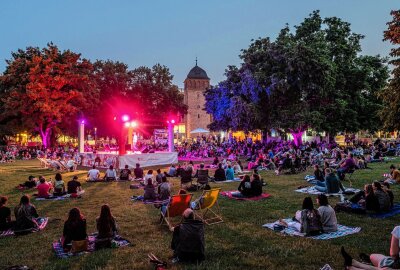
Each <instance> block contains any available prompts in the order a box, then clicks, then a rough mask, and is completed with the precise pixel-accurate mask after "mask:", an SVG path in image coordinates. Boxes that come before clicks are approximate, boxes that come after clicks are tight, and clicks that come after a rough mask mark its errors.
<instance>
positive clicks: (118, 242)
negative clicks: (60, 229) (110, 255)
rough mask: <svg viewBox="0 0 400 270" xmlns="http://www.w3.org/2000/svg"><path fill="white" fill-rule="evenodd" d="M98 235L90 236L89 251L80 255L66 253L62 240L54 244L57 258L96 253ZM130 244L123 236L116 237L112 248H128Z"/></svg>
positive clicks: (77, 254)
mask: <svg viewBox="0 0 400 270" xmlns="http://www.w3.org/2000/svg"><path fill="white" fill-rule="evenodd" d="M96 235H97V233H93V234H91V235H89V236H88V241H89V243H88V250H87V251H84V252H79V253H75V254H74V253H71V252H65V251H64V249H63V247H62V244H61V240H59V241H56V242H54V243H53V249H54V252H55V253H56V257H58V258H69V257H72V256H79V255H82V254H85V253H90V252H93V251H95V248H94V244H95V240H96ZM130 244H131V242H129V241H128V240H126V239H124V238H122V237H121V236H115V237H114V239H113V240H112V241H111V246H112V247H113V248H120V247H126V246H129V245H130Z"/></svg>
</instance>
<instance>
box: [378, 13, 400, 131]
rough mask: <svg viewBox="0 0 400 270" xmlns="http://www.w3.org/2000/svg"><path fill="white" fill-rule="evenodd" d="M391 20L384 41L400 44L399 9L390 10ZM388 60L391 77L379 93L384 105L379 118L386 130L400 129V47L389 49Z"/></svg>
mask: <svg viewBox="0 0 400 270" xmlns="http://www.w3.org/2000/svg"><path fill="white" fill-rule="evenodd" d="M390 14H391V15H392V16H393V19H392V21H390V22H388V23H387V25H388V29H387V30H386V31H385V32H384V39H383V40H385V41H389V42H390V43H392V44H393V45H399V44H400V10H392V11H391V13H390ZM390 56H391V57H392V59H391V61H390V62H389V63H390V64H391V65H393V69H392V72H391V75H392V76H391V78H390V79H389V83H388V85H387V87H386V88H385V89H384V90H382V91H381V92H380V93H379V97H380V98H381V99H382V100H383V103H384V106H383V108H382V110H381V114H380V116H381V119H382V121H383V123H384V128H385V129H386V130H399V129H400V47H395V48H392V49H391V52H390Z"/></svg>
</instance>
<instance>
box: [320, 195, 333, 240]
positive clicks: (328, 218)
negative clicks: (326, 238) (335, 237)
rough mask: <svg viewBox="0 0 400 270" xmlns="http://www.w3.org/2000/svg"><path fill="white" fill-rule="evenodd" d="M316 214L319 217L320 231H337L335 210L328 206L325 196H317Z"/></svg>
mask: <svg viewBox="0 0 400 270" xmlns="http://www.w3.org/2000/svg"><path fill="white" fill-rule="evenodd" d="M317 203H318V205H319V207H318V212H319V214H320V216H321V223H322V230H323V231H324V232H336V231H337V229H338V228H337V219H336V213H335V210H334V209H333V208H332V207H331V206H330V205H329V202H328V197H326V195H325V194H320V195H318V198H317Z"/></svg>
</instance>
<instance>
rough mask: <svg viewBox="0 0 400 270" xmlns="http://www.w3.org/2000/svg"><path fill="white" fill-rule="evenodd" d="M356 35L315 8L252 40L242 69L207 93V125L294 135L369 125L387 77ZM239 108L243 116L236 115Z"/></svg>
mask: <svg viewBox="0 0 400 270" xmlns="http://www.w3.org/2000/svg"><path fill="white" fill-rule="evenodd" d="M362 38H363V36H362V35H359V34H355V33H353V32H352V31H351V28H350V24H349V23H347V22H344V21H342V20H341V19H339V18H336V17H330V18H325V19H323V18H321V17H320V14H319V11H314V12H313V13H312V14H310V16H309V17H308V18H306V19H305V20H304V21H303V22H302V23H301V24H300V25H298V26H295V29H294V31H291V29H290V28H289V26H288V25H286V26H285V27H284V28H283V29H282V30H281V31H280V33H279V35H278V37H277V38H276V39H275V40H274V41H271V39H270V38H269V37H265V38H259V39H257V40H253V41H252V43H251V44H250V46H249V47H248V48H247V49H244V50H242V53H241V55H240V58H241V59H242V60H243V62H242V64H241V66H240V67H239V68H238V67H232V66H230V67H228V69H227V71H226V80H225V81H223V82H220V83H219V84H218V85H217V86H215V87H213V88H211V89H209V90H208V91H207V92H206V110H207V112H209V113H211V114H212V115H213V117H214V118H213V119H214V122H213V123H212V124H211V126H210V128H211V129H213V130H216V129H232V130H244V131H251V130H256V129H258V130H264V131H266V130H268V129H271V128H274V129H277V130H281V131H285V132H290V133H292V134H294V135H296V134H301V133H302V132H303V131H305V130H306V129H307V128H313V129H315V130H317V131H326V132H329V133H336V132H338V131H358V130H360V129H366V130H376V129H377V128H378V127H379V123H380V122H379V121H376V119H377V115H378V110H379V109H380V108H381V103H380V101H379V99H378V98H377V92H379V91H380V90H381V89H382V88H383V87H384V85H385V83H386V80H387V77H388V68H387V66H386V64H385V59H383V58H381V57H380V56H362V55H360V52H361V46H360V40H361V39H362ZM238 110H242V112H243V113H240V111H238Z"/></svg>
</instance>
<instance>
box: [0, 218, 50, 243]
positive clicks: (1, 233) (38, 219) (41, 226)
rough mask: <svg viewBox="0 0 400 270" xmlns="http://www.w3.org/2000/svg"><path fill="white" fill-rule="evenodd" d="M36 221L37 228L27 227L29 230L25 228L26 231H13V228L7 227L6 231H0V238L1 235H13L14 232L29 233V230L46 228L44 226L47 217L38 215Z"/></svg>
mask: <svg viewBox="0 0 400 270" xmlns="http://www.w3.org/2000/svg"><path fill="white" fill-rule="evenodd" d="M36 222H37V223H38V225H39V228H37V229H36V228H35V229H29V230H27V231H17V232H16V231H14V230H13V229H9V230H7V231H3V232H0V238H1V237H7V236H13V235H15V234H16V233H17V234H18V233H31V232H38V231H41V230H43V229H44V228H46V226H47V223H48V222H49V218H41V217H39V218H37V219H36Z"/></svg>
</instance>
